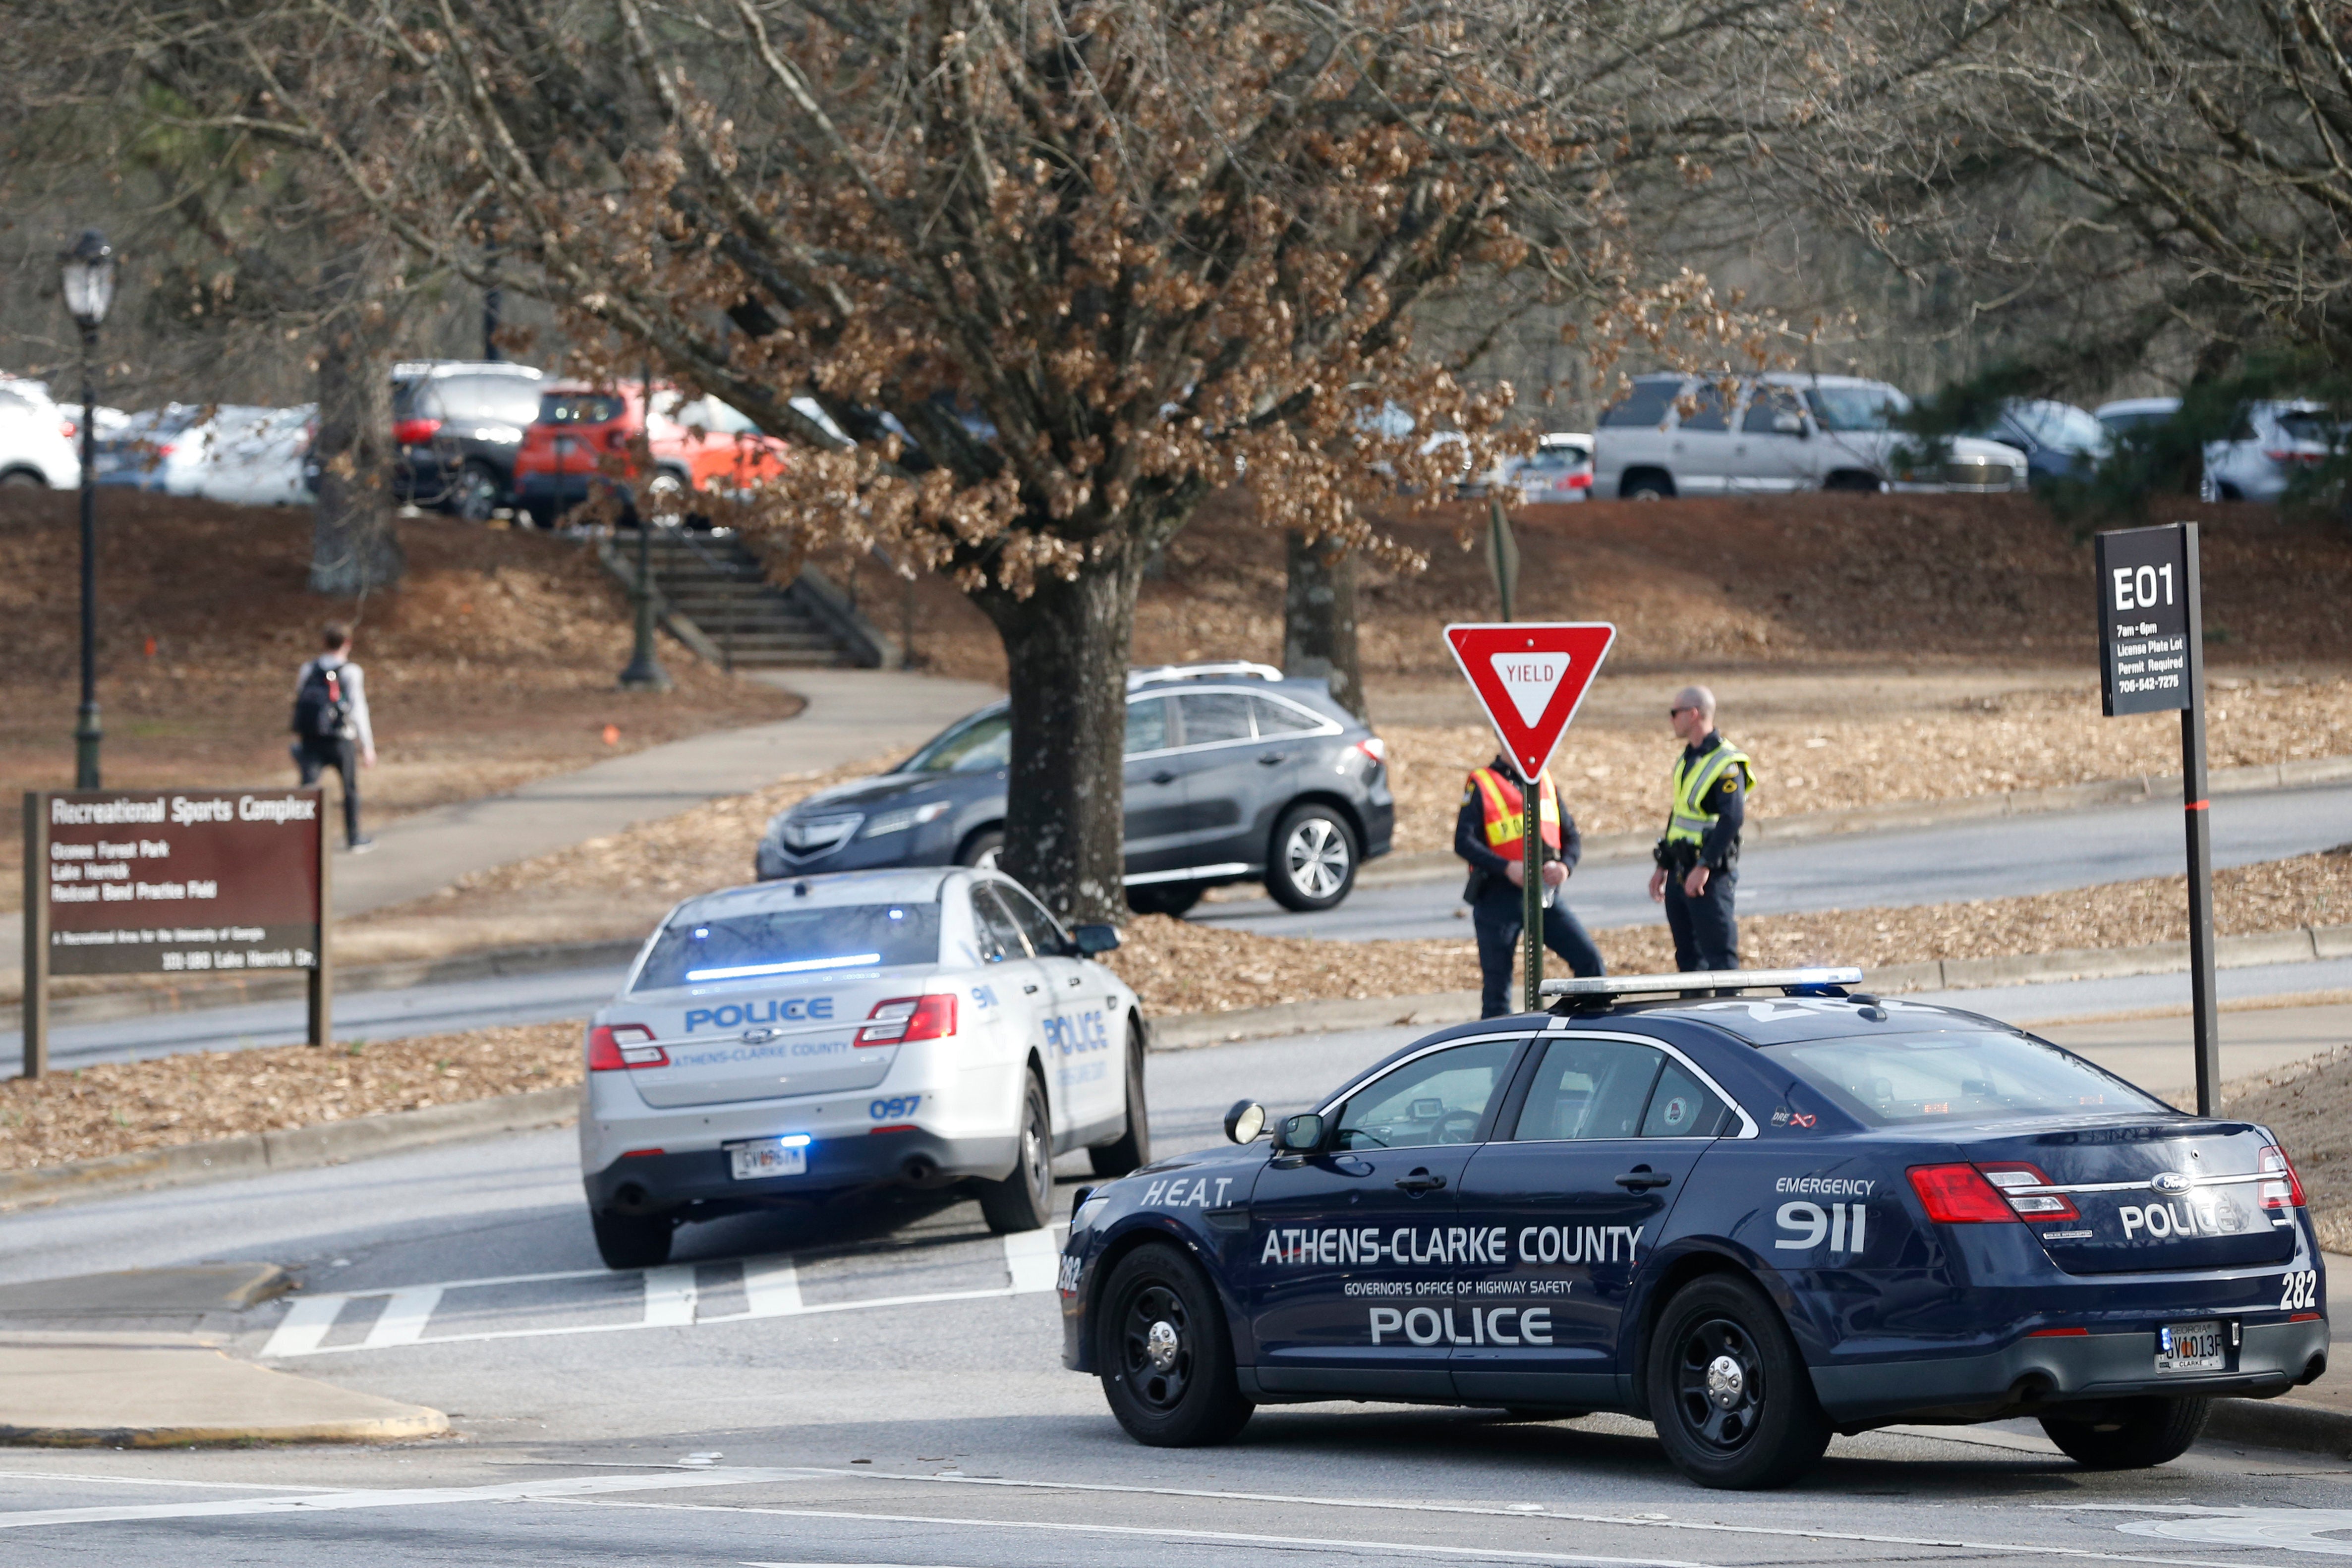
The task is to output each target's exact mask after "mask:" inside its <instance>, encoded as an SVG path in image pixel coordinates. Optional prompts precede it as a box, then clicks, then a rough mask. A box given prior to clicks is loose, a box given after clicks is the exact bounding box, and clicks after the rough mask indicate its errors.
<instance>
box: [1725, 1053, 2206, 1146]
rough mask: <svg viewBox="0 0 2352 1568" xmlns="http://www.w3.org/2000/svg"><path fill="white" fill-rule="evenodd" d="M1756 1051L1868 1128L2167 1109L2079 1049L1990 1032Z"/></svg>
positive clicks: (2165, 1112) (2164, 1111) (2141, 1113)
mask: <svg viewBox="0 0 2352 1568" xmlns="http://www.w3.org/2000/svg"><path fill="white" fill-rule="evenodd" d="M1764 1054H1765V1055H1766V1056H1768V1057H1770V1058H1771V1059H1773V1060H1774V1061H1778V1062H1780V1064H1781V1065H1782V1066H1784V1067H1787V1068H1789V1069H1790V1070H1791V1071H1794V1072H1795V1073H1796V1075H1797V1076H1798V1077H1799V1078H1800V1079H1801V1080H1803V1081H1804V1082H1806V1083H1807V1084H1809V1085H1810V1086H1811V1087H1812V1088H1814V1089H1818V1090H1819V1091H1821V1092H1822V1093H1823V1094H1825V1095H1827V1096H1828V1097H1829V1098H1830V1100H1832V1102H1833V1103H1836V1104H1837V1105H1838V1106H1839V1107H1840V1108H1841V1109H1843V1110H1844V1111H1845V1112H1846V1113H1849V1114H1850V1115H1852V1116H1853V1117H1854V1118H1855V1119H1856V1120H1857V1121H1860V1122H1861V1123H1863V1124H1864V1125H1866V1126H1872V1127H1903V1126H1912V1125H1916V1124H1921V1123H1934V1122H1970V1121H1985V1120H2006V1119H2009V1118H2011V1117H2018V1116H2059V1115H2077V1116H2079V1115H2148V1114H2170V1113H2171V1107H2170V1106H2168V1105H2166V1104H2165V1103H2163V1102H2162V1101H2160V1100H2157V1099H2155V1098H2153V1097H2152V1096H2150V1095H2148V1094H2147V1093H2144V1092H2141V1091H2140V1090H2137V1089H2135V1088H2133V1087H2132V1086H2131V1085H2130V1084H2128V1083H2126V1082H2124V1081H2123V1080H2122V1079H2120V1078H2117V1077H2116V1076H2114V1075H2113V1074H2112V1073H2108V1072H2105V1071H2101V1070H2100V1069H2098V1068H2096V1067H2094V1066H2092V1065H2091V1064H2090V1063H2089V1062H2087V1061H2084V1060H2083V1059H2082V1058H2080V1057H2078V1056H2070V1055H2068V1054H2067V1053H2066V1052H2064V1051H2061V1050H2059V1049H2058V1048H2057V1047H2056V1046H2054V1045H2048V1044H2045V1043H2043V1042H2042V1041H2041V1040H2032V1039H2029V1038H2027V1037H2026V1036H2024V1035H2019V1034H2000V1033H1995V1032H1993V1031H1991V1030H1980V1031H1979V1030H1958V1031H1955V1032H1952V1033H1948V1034H1888V1035H1861V1036H1848V1037H1846V1038H1844V1039H1842V1040H1808V1041H1806V1042H1804V1043H1802V1044H1798V1045H1776V1046H1769V1047H1767V1048H1766V1049H1765V1051H1764Z"/></svg>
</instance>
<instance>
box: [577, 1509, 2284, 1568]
mask: <svg viewBox="0 0 2352 1568" xmlns="http://www.w3.org/2000/svg"><path fill="white" fill-rule="evenodd" d="M562 1501H575V1500H572V1499H562ZM575 1506H578V1507H582V1508H635V1509H652V1510H656V1511H664V1512H677V1513H755V1514H764V1515H771V1516H773V1517H776V1518H780V1519H840V1520H851V1521H856V1522H859V1523H871V1524H944V1525H955V1526H958V1527H960V1528H962V1529H967V1530H1036V1531H1057V1532H1063V1533H1068V1534H1076V1535H1118V1536H1149V1537H1153V1538H1156V1539H1159V1540H1162V1541H1214V1542H1232V1543H1234V1544H1236V1545H1244V1546H1280V1547H1290V1548H1298V1549H1305V1550H1311V1551H1315V1552H1327V1553H1328V1552H1394V1553H1397V1554H1398V1555H1401V1556H1412V1557H1444V1558H1472V1559H1475V1560H1477V1561H1480V1562H1494V1563H1602V1564H1617V1565H1622V1568H1722V1565H1721V1564H1718V1563H1694V1562H1691V1561H1690V1560H1689V1559H1687V1558H1681V1557H1602V1556H1597V1555H1592V1554H1589V1553H1580V1552H1519V1551H1512V1550H1510V1549H1508V1548H1506V1547H1499V1546H1437V1545H1432V1544H1429V1543H1427V1542H1412V1541H1360V1540H1356V1539H1353V1538H1350V1537H1344V1536H1334V1535H1317V1536H1304V1535H1259V1534H1253V1533H1246V1532H1244V1531H1226V1530H1192V1529H1186V1528H1183V1527H1181V1526H1175V1525H1169V1526H1154V1525H1145V1524H1077V1523H1072V1522H1068V1521H1061V1520H1014V1519H959V1518H955V1517H952V1516H950V1515H943V1514H926V1513H850V1512H846V1511H834V1510H830V1509H817V1508H762V1507H760V1506H757V1505H754V1504H741V1505H738V1504H733V1503H692V1502H634V1501H632V1502H620V1501H612V1502H605V1501H598V1500H593V1499H588V1498H581V1499H578V1500H576V1502H575ZM1431 1511H1432V1512H1440V1513H1444V1512H1454V1511H1457V1510H1449V1509H1443V1508H1435V1509H1432V1510H1431ZM1458 1511H1459V1512H1464V1513H1486V1512H1494V1513H1497V1514H1501V1513H1502V1511H1501V1510H1499V1509H1497V1510H1486V1509H1462V1510H1458ZM1503 1517H1506V1518H1509V1519H1538V1520H1540V1519H1577V1518H1580V1517H1582V1516H1580V1515H1576V1514H1559V1513H1553V1514H1541V1513H1513V1514H1506V1515H1503ZM1603 1522H1606V1523H1609V1524H1622V1525H1630V1526H1641V1525H1649V1526H1652V1527H1654V1528H1657V1527H1660V1524H1659V1521H1654V1520H1643V1519H1610V1520H1607V1521H1603ZM1692 1528H1713V1529H1718V1530H1721V1531H1726V1532H1727V1533H1730V1534H1735V1535H1748V1534H1754V1535H1793V1536H1798V1537H1800V1538H1802V1539H1808V1540H1820V1541H1873V1542H1892V1543H1895V1544H1898V1545H1929V1546H1950V1547H1957V1548H1960V1549H1963V1550H1968V1549H1973V1550H1978V1551H1989V1552H2029V1553H2032V1554H2033V1555H2035V1556H2046V1557H2070V1558H2079V1559H2083V1560H2085V1561H2089V1562H2094V1563H2155V1564H2158V1565H2159V1568H2246V1563H2245V1560H2244V1559H2243V1558H2241V1559H2239V1560H2238V1561H2236V1562H2234V1563H2217V1562H2213V1561H2211V1560H2210V1559H2207V1558H2200V1557H2142V1556H2135V1555H2132V1554H2131V1553H2128V1552H2091V1551H2086V1550H2083V1549H2080V1548H2076V1547H2071V1546H2017V1545H1984V1544H1982V1543H1979V1542H1946V1541H1919V1540H1916V1539H1915V1538H1912V1537H1907V1536H1899V1535H1846V1534H1841V1533H1839V1532H1838V1531H1827V1530H1748V1529H1747V1528H1745V1527H1743V1526H1739V1525H1732V1524H1727V1525H1717V1526H1711V1527H1709V1526H1693V1527H1692Z"/></svg>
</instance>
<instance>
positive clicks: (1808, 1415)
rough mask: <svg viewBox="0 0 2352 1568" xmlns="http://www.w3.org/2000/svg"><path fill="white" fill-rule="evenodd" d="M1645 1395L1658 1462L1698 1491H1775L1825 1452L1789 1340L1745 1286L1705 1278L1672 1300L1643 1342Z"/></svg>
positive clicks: (1824, 1430)
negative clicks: (1646, 1350) (1661, 1456)
mask: <svg viewBox="0 0 2352 1568" xmlns="http://www.w3.org/2000/svg"><path fill="white" fill-rule="evenodd" d="M1649 1396H1650V1418H1651V1420H1652V1421H1653V1422H1654V1423H1655V1424H1656V1426H1657V1428H1658V1438H1659V1440H1660V1441H1661V1442H1662V1443H1664V1445H1665V1449H1666V1457H1667V1458H1670V1459H1672V1460H1673V1461H1674V1464H1675V1469H1678V1470H1680V1471H1682V1472H1683V1474H1685V1475H1686V1476H1688V1477H1689V1478H1690V1479H1693V1480H1695V1481H1696V1482H1698V1484H1699V1485H1701V1486H1704V1487H1719V1488H1730V1489H1737V1490H1749V1489H1753V1488H1759V1487H1774V1486H1780V1485H1783V1484H1785V1483H1786V1482H1789V1481H1791V1480H1794V1479H1796V1478H1797V1477H1799V1476H1800V1475H1802V1474H1803V1473H1804V1472H1805V1471H1806V1470H1808V1469H1811V1468H1812V1465H1813V1462H1814V1461H1815V1460H1817V1459H1819V1458H1821V1457H1822V1450H1823V1449H1825V1448H1828V1447H1829V1441H1830V1425H1829V1420H1828V1418H1827V1417H1826V1416H1823V1415H1822V1409H1821V1406H1820V1405H1819V1404H1818V1403H1817V1402H1816V1401H1815V1400H1814V1398H1813V1388H1812V1380H1811V1378H1810V1377H1808V1376H1807V1375H1806V1373H1805V1364H1804V1360H1803V1358H1802V1357H1801V1355H1799V1354H1798V1352H1797V1346H1796V1343H1795V1341H1793V1340H1792V1339H1790V1335H1789V1330H1788V1327H1787V1325H1785V1324H1784V1323H1782V1322H1781V1321H1780V1313H1779V1312H1775V1311H1774V1310H1773V1307H1772V1303H1771V1302H1770V1301H1768V1300H1766V1299H1765V1296H1764V1293H1763V1292H1762V1291H1759V1290H1758V1289H1757V1288H1756V1287H1755V1286H1754V1285H1751V1284H1749V1283H1748V1281H1745V1280H1739V1279H1733V1278H1731V1277H1729V1276H1727V1275H1711V1276H1709V1277H1707V1278H1705V1279H1701V1280H1696V1281H1693V1282H1692V1283H1690V1284H1688V1285H1685V1286H1684V1287H1683V1288H1682V1289H1681V1290H1680V1291H1676V1292H1675V1298H1674V1300H1673V1301H1669V1302H1667V1303H1666V1310H1665V1312H1664V1314H1663V1315H1662V1316H1661V1317H1660V1318H1659V1320H1658V1327H1657V1333H1655V1334H1654V1336H1653V1337H1652V1339H1651V1341H1650V1368H1649Z"/></svg>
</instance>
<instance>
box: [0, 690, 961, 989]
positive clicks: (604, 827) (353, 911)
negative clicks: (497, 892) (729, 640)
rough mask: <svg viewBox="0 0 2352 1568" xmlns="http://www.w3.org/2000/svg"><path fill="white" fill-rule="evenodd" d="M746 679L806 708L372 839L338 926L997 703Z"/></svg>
mask: <svg viewBox="0 0 2352 1568" xmlns="http://www.w3.org/2000/svg"><path fill="white" fill-rule="evenodd" d="M745 678H747V679H751V680H759V681H765V682H768V683H769V684H771V685H776V686H779V687H782V689H784V690H786V691H792V692H797V693H799V694H800V695H802V696H803V697H805V698H807V699H808V706H807V707H805V708H803V710H802V711H801V712H800V713H799V714H798V715H796V716H793V717H792V718H789V719H784V720H782V721H781V722H778V723H775V724H760V725H751V726H747V727H743V728H740V729H723V730H714V731H712V732H711V733H709V734H708V735H698V736H696V737H693V738H692V739H689V740H680V741H675V742H673V743H671V744H670V745H667V746H656V747H648V748H647V749H646V750H644V751H639V752H635V753H632V754H631V755H629V756H626V757H615V758H612V759H611V760H610V761H606V762H599V763H596V764H595V765H594V766H593V767H589V768H581V769H580V770H579V771H577V772H573V773H562V774H557V775H556V776H554V777H553V778H549V779H538V780H535V781H533V782H532V783H530V784H526V785H524V786H523V787H522V788H521V789H515V790H512V791H510V792H509V793H507V794H504V795H490V796H486V797H484V798H483V799H481V800H467V801H462V802H459V803H458V804H456V805H451V806H440V807H436V808H435V809H433V810H429V811H420V812H418V813H416V814H415V816H412V817H403V818H400V819H399V820H398V821H391V822H387V823H385V824H383V826H382V827H381V828H378V829H377V830H376V831H375V835H374V836H375V841H376V848H375V852H373V853H372V854H367V855H338V856H336V857H335V913H336V914H337V915H364V914H366V913H367V912H368V911H370V910H372V909H382V908H383V907H385V906H386V905H389V904H404V903H406V902H408V901H409V900H410V899H415V898H423V897H425V895H426V894H431V893H435V892H437V891H439V890H440V889H442V888H444V887H446V886H447V885H448V884H449V883H453V882H455V881H457V879H458V878H459V877H461V876H464V875H465V874H466V873H468V872H476V871H482V870H486V869H488V868H489V867H491V866H499V865H506V864H509V863H510V862H515V861H520V860H529V859H530V858H531V857H532V856H534V855H542V854H547V853H550V852H552V851H555V850H560V849H564V848H567V847H569V846H570V845H572V844H576V843H579V842H580V841H583V840H584V839H593V838H596V837H598V836H600V835H602V834H604V833H613V832H618V831H621V830H622V829H624V828H626V827H628V826H630V825H631V824H632V823H635V822H642V821H648V820H651V819H655V818H659V817H668V816H675V815H676V814H677V813H678V812H680V811H684V810H688V809H690V808H691V807H693V806H694V805H696V804H697V803H698V802H700V801H704V800H717V799H719V797H721V796H727V795H741V794H745V793H748V792H749V791H751V790H753V789H761V788H763V787H765V786H767V785H769V784H772V783H774V782H775V781H776V780H777V779H779V778H781V777H782V776H783V775H785V774H788V773H810V772H816V771H818V770H821V769H824V768H836V767H839V766H840V765H841V764H843V763H845V762H849V761H854V760H856V758H860V757H869V756H873V755H875V754H876V753H879V752H887V751H891V750H896V749H904V750H912V749H913V748H914V747H916V746H917V745H918V744H919V743H920V742H922V741H924V740H927V739H929V737H931V736H932V735H933V734H935V733H936V732H937V731H939V730H940V729H941V728H942V727H945V726H946V725H947V724H948V723H950V721H951V720H954V719H957V718H961V716H963V715H965V714H967V713H970V712H971V710H972V709H973V708H975V707H978V706H981V705H982V703H986V702H990V701H992V700H993V699H994V698H995V697H996V696H997V695H999V694H998V693H997V691H996V690H995V688H994V687H992V686H987V685H980V684H979V683H977V682H972V681H949V680H936V679H933V678H931V677H930V676H928V675H919V674H908V673H906V672H904V671H897V670H791V671H772V672H770V671H760V672H755V673H749V674H747V675H746V677H745ZM394 718H396V716H394ZM387 722H388V723H390V722H394V719H388V720H387ZM364 789H365V786H364V784H362V796H364ZM24 940H25V939H24V916H23V915H20V914H9V915H0V988H12V989H13V988H20V987H21V986H22V985H23V969H22V967H21V958H22V955H23V951H24Z"/></svg>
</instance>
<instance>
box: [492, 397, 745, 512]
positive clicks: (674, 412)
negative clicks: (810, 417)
mask: <svg viewBox="0 0 2352 1568" xmlns="http://www.w3.org/2000/svg"><path fill="white" fill-rule="evenodd" d="M644 427H645V391H644V389H643V387H641V386H621V387H612V388H599V387H592V386H588V385H586V384H584V383H581V382H558V383H556V384H555V385H553V386H551V387H547V388H544V389H542V390H541V393H540V399H539V418H538V419H537V420H536V421H534V422H533V423H531V425H530V428H528V429H527V430H525V431H524V432H523V433H522V448H521V450H520V452H518V453H517V454H516V455H515V467H514V475H515V491H516V493H517V494H518V495H520V497H522V504H523V507H524V509H525V510H527V511H529V512H530V519H531V521H532V522H534V523H537V524H538V525H540V526H541V528H546V527H548V526H550V525H551V524H552V523H553V522H554V521H555V519H556V518H557V517H561V516H562V514H563V513H564V512H566V511H568V510H569V509H571V508H572V507H574V506H577V505H578V504H579V503H581V502H582V501H584V500H586V499H587V498H588V497H589V496H590V495H591V494H593V492H594V490H595V489H596V488H597V486H614V487H616V488H620V489H623V490H625V491H629V492H632V494H630V495H627V496H625V497H624V498H623V501H624V510H625V514H627V515H634V509H635V495H634V492H635V490H636V488H637V486H636V480H637V477H638V476H637V475H636V473H635V470H634V468H633V466H632V465H633V461H634V460H633V457H632V450H631V449H632V447H633V445H634V444H635V441H636V439H637V436H638V434H639V432H640V431H641V430H643V429H644ZM650 434H651V446H652V451H653V460H654V473H653V475H652V476H651V480H650V483H649V484H648V485H647V486H646V489H647V490H649V491H650V492H652V493H656V494H658V493H660V492H662V491H664V490H671V489H676V490H699V491H705V492H711V493H718V494H724V493H725V492H727V491H730V490H739V489H746V488H749V487H750V486H753V485H756V484H758V483H760V482H761V480H765V479H772V478H774V477H776V476H778V475H780V474H782V473H783V472H784V469H785V467H786V466H787V465H788V464H789V463H790V461H791V448H790V447H789V446H788V445H787V444H785V443H783V442H782V441H779V440H777V439H776V438H775V437H774V436H772V435H769V434H765V433H764V432H762V431H761V429H760V427H759V426H758V425H755V424H753V423H751V421H750V420H748V419H746V418H745V417H744V416H743V415H742V414H740V413H737V412H736V411H735V410H734V409H732V408H730V407H729V406H728V405H727V404H725V403H723V402H719V400H718V399H717V398H715V397H704V398H695V399H692V400H688V399H687V398H686V397H685V395H684V394H683V393H681V392H679V391H678V390H677V388H676V387H672V386H665V385H663V384H661V383H660V382H656V383H655V385H654V417H653V427H652V430H651V433H650ZM607 460H610V461H611V462H612V463H613V464H614V465H615V466H617V468H618V470H619V473H618V476H617V479H616V478H615V477H614V476H612V475H610V474H609V473H608V471H607V470H606V468H605V466H604V465H605V463H606V462H607Z"/></svg>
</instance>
